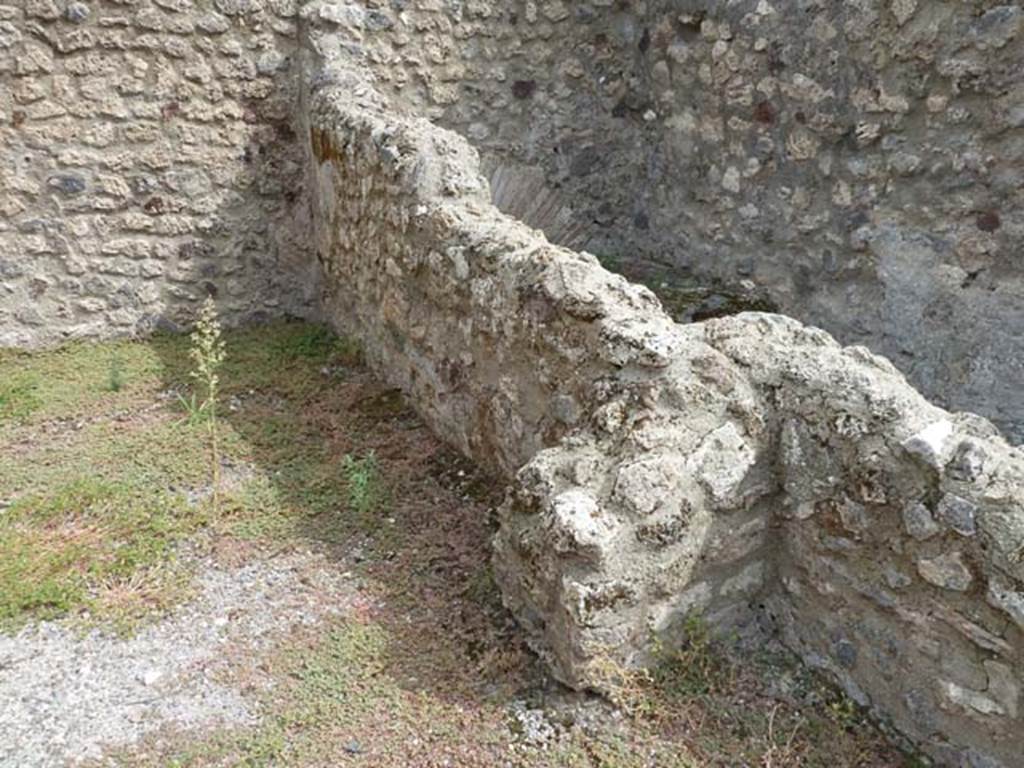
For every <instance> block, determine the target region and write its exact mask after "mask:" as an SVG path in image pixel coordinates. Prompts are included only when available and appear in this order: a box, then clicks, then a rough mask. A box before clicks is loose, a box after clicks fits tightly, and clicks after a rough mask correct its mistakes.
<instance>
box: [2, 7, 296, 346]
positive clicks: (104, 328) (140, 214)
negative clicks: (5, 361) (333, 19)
mask: <svg viewBox="0 0 1024 768" xmlns="http://www.w3.org/2000/svg"><path fill="white" fill-rule="evenodd" d="M296 35H297V28H296V9H295V3H294V2H291V1H290V0H94V1H91V2H78V1H77V0H19V1H18V2H15V3H14V4H13V5H12V4H6V5H5V4H0V147H2V148H3V149H2V153H0V345H29V344H39V343H50V342H56V341H60V340H63V339H67V338H73V337H79V336H93V335H104V334H109V333H122V334H123V333H130V332H135V331H142V332H145V331H148V330H152V329H153V328H154V327H160V326H168V327H173V326H175V325H176V324H182V323H184V324H187V323H189V322H190V321H191V318H192V317H193V316H194V310H195V307H196V305H197V302H198V301H200V300H202V299H203V298H204V297H205V296H206V295H207V293H210V292H214V293H216V294H217V297H218V305H219V307H220V309H221V313H222V315H223V316H224V317H225V319H226V320H227V321H228V322H241V321H244V320H251V319H256V318H259V317H262V316H267V315H277V314H282V313H285V312H292V313H296V314H308V312H309V310H310V301H309V299H310V296H311V295H315V294H314V293H313V291H311V290H310V287H308V286H307V285H304V284H308V283H310V280H309V277H310V276H311V275H312V274H313V273H312V271H311V270H310V269H309V265H310V264H311V263H313V260H312V257H311V255H310V252H309V248H308V236H307V228H308V216H307V214H306V208H305V206H304V205H303V204H302V202H303V194H304V193H303V189H302V178H303V176H302V173H303V171H302V165H301V157H302V155H301V150H300V148H299V145H298V142H297V141H296V134H295V131H294V129H293V127H292V120H293V118H294V115H295V111H296V106H297V101H296V99H297V82H298V77H297V73H296V72H295V70H294V61H293V60H294V51H295V48H296V45H297V42H296V41H297V37H296Z"/></svg>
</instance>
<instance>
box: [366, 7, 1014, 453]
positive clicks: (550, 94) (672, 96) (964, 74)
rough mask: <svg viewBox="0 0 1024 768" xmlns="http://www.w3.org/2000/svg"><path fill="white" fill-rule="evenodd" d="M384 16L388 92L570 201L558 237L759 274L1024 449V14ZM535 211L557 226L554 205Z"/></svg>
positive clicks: (614, 11) (610, 10) (543, 192)
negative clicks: (567, 219)
mask: <svg viewBox="0 0 1024 768" xmlns="http://www.w3.org/2000/svg"><path fill="white" fill-rule="evenodd" d="M372 13H373V14H374V16H373V19H374V20H375V22H374V23H373V24H371V23H369V22H368V23H365V24H363V26H362V31H361V39H360V43H359V50H358V53H360V54H362V55H364V57H365V60H366V61H367V63H368V64H369V65H370V66H371V67H372V68H373V70H374V72H375V75H376V77H377V79H378V82H379V85H380V87H381V88H382V89H384V90H386V91H387V92H389V93H390V94H392V95H394V97H395V98H396V100H397V101H398V102H400V103H402V104H404V105H407V106H410V107H414V108H415V109H416V110H417V112H418V113H419V114H423V115H426V116H428V117H430V118H432V119H434V120H436V121H439V122H440V123H441V124H443V125H445V126H447V127H450V128H453V129H455V130H457V131H458V132H460V133H461V134H462V135H464V136H466V137H467V138H468V139H469V140H470V141H471V142H472V143H473V144H474V145H475V146H476V147H478V148H479V149H480V151H481V153H482V155H483V158H484V163H485V167H486V168H487V169H496V170H497V171H503V172H504V174H503V175H509V174H511V175H512V176H514V177H516V178H517V179H518V185H519V186H521V187H525V189H524V192H523V194H524V195H525V196H527V197H529V198H531V199H533V198H538V197H547V196H548V194H547V192H548V191H551V190H554V191H556V192H558V193H559V194H560V196H561V205H562V206H563V207H564V208H565V209H566V210H567V211H568V215H569V216H571V218H572V219H573V225H572V226H567V225H565V224H564V222H561V221H560V220H559V222H558V226H556V227H555V230H557V231H552V232H551V234H552V235H553V236H555V237H556V238H560V236H561V235H562V232H563V230H568V232H570V233H571V237H570V238H568V242H569V243H570V244H576V243H582V244H584V245H586V247H587V248H588V250H591V251H593V252H594V253H597V254H599V255H601V256H602V257H605V256H608V257H615V258H618V259H621V260H626V261H633V260H638V259H645V260H653V261H656V262H660V263H663V264H668V265H671V266H673V267H675V268H676V269H677V270H679V271H680V272H681V273H682V274H685V275H696V276H698V277H700V278H702V279H711V278H715V279H721V280H724V281H726V282H728V283H733V282H736V281H737V280H742V279H753V280H754V281H755V282H756V283H758V284H759V285H760V286H762V287H764V288H765V289H766V290H768V291H769V292H770V294H771V297H772V299H773V300H774V301H775V303H776V304H778V305H779V306H780V307H781V309H782V310H783V311H784V312H786V313H787V314H790V315H792V316H794V317H797V318H798V319H801V320H803V321H805V322H811V323H814V324H815V325H818V326H821V327H823V328H825V329H826V330H828V331H829V332H831V333H833V334H834V335H836V337H837V338H839V339H840V340H842V341H843V342H845V343H859V344H864V345H866V346H868V347H869V348H871V349H872V350H873V351H875V352H878V353H881V354H884V355H886V356H887V357H889V358H890V359H891V360H892V361H893V362H894V363H895V364H896V365H897V367H898V368H899V369H900V370H901V371H903V372H904V373H905V374H907V375H908V377H909V378H910V380H911V382H912V383H914V384H915V385H916V386H917V387H919V388H920V389H921V390H922V391H923V392H924V393H925V394H926V395H928V396H930V397H932V398H934V399H936V400H937V402H939V403H940V404H943V405H946V406H948V407H952V408H956V409H968V410H972V411H976V412H979V413H982V414H984V415H986V416H988V417H990V418H992V419H994V420H995V421H996V422H997V423H998V424H999V425H1000V426H1001V427H1002V428H1003V429H1004V430H1005V431H1006V432H1007V433H1008V434H1009V435H1010V436H1011V437H1012V438H1013V439H1014V440H1015V441H1018V442H1019V441H1021V440H1024V398H1021V397H1019V396H1018V393H1019V392H1020V391H1021V390H1022V388H1024V337H1022V336H1021V334H1020V333H1019V332H1018V329H1020V328H1021V327H1024V261H1022V259H1021V252H1022V243H1024V218H1022V213H1021V211H1022V210H1024V175H1022V171H1021V168H1022V167H1024V12H1022V10H1021V8H1020V4H1019V3H1002V4H1001V3H998V2H991V0H932V1H931V2H927V3H919V2H910V1H909V0H898V1H897V2H891V1H890V0H854V1H853V2H842V3H838V2H824V1H823V0H771V1H769V0H730V1H729V2H725V0H646V1H645V2H632V3H626V2H613V1H612V0H590V1H588V2H573V3H567V2H535V1H533V0H530V1H529V2H527V1H526V0H520V1H518V2H487V1H486V0H479V1H478V2H472V3H448V4H442V3H431V2H415V1H412V2H407V3H403V4H402V11H401V13H393V12H391V10H390V9H388V8H384V7H380V8H376V9H375V10H374V11H373V12H372ZM513 197H514V196H513ZM515 210H516V213H517V214H518V213H523V211H521V210H520V209H515ZM533 213H535V214H537V215H536V216H529V217H527V218H528V221H530V222H531V223H535V224H538V225H544V226H547V224H548V223H549V221H550V219H549V217H548V216H546V215H545V213H550V211H543V210H541V211H533ZM559 242H565V241H564V240H562V239H559Z"/></svg>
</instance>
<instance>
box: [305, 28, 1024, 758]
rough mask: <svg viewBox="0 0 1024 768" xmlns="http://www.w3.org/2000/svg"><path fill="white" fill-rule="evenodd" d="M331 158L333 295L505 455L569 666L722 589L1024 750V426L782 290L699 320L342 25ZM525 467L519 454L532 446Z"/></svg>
mask: <svg viewBox="0 0 1024 768" xmlns="http://www.w3.org/2000/svg"><path fill="white" fill-rule="evenodd" d="M316 42H317V47H318V48H319V52H320V53H321V54H324V55H326V56H327V57H328V58H331V57H332V56H335V55H337V56H338V58H337V59H334V60H333V63H329V65H327V66H325V67H324V68H323V69H320V68H318V67H316V66H315V65H313V66H311V71H312V72H313V77H312V78H311V94H310V98H309V104H308V107H309V110H308V114H309V120H310V125H309V130H308V134H304V135H308V136H309V142H310V144H309V153H310V165H311V181H310V186H311V188H312V190H313V195H312V200H313V202H314V222H315V232H316V247H317V252H318V254H319V257H320V260H321V263H322V264H323V268H324V273H325V285H326V288H327V290H328V293H329V297H328V301H327V307H328V315H329V316H330V317H331V318H332V319H333V320H334V321H335V322H337V323H338V324H339V325H340V326H342V327H344V328H345V329H346V330H347V331H348V332H354V333H357V334H359V335H361V336H362V338H363V339H364V340H365V342H366V347H367V350H368V353H369V355H370V358H371V362H372V363H373V364H374V365H375V366H376V367H377V368H378V370H380V371H381V372H382V373H383V374H384V375H385V376H387V377H388V378H389V379H390V380H391V381H393V382H394V383H396V384H398V385H400V386H402V387H403V388H404V389H405V390H406V391H407V392H408V393H409V395H410V398H411V400H412V402H413V403H414V404H415V405H416V406H417V407H418V408H419V409H420V411H421V412H422V413H424V415H425V416H426V417H427V418H428V420H429V421H430V422H431V423H432V424H433V426H434V428H435V429H436V430H437V431H438V432H439V433H440V434H441V435H444V436H445V437H447V438H448V439H450V440H451V441H452V442H454V443H456V444H457V445H459V446H460V447H461V448H462V450H463V451H465V452H466V453H467V454H468V455H470V456H472V457H473V458H474V459H476V460H478V461H481V462H483V463H487V464H490V465H491V466H493V467H495V468H497V469H498V470H500V471H502V472H504V473H505V474H506V475H508V474H511V473H513V472H515V471H516V470H517V469H518V470H519V471H518V473H517V474H516V483H515V488H514V490H513V492H512V494H511V495H510V497H509V499H508V501H507V503H506V504H505V507H504V509H503V511H502V526H501V531H500V533H499V535H498V538H497V541H496V545H497V552H498V554H497V560H496V565H497V571H498V573H499V575H500V580H501V582H502V586H503V589H504V593H505V596H506V600H507V602H508V604H509V605H510V607H512V609H513V610H514V611H515V612H516V615H517V616H518V617H519V619H520V620H521V621H522V623H523V624H524V625H525V626H526V627H527V628H528V629H529V630H530V631H531V633H532V635H533V638H534V641H535V643H536V647H537V648H538V650H539V651H540V652H541V653H542V654H543V655H544V656H545V658H547V659H548V660H549V661H550V662H551V664H552V666H553V668H554V669H555V670H556V672H557V674H559V675H560V676H561V677H562V678H563V679H564V680H566V681H568V682H570V683H573V684H576V685H587V684H596V683H598V682H599V681H598V680H596V679H595V677H594V675H593V672H592V667H591V666H590V665H591V662H592V661H593V660H594V659H595V658H598V657H601V656H611V657H612V658H614V659H617V660H619V661H621V662H622V663H627V664H628V663H635V662H637V661H642V660H643V658H644V653H645V648H646V645H647V641H648V638H649V633H650V631H651V630H652V629H653V630H655V631H659V632H662V633H664V634H665V635H666V636H667V637H668V638H669V639H670V640H671V637H672V635H673V632H674V631H675V628H676V626H677V622H678V621H679V620H681V619H682V618H684V617H685V616H687V615H689V614H690V613H692V612H695V611H697V612H703V613H704V614H705V615H706V616H707V617H708V618H709V620H710V621H711V622H712V623H713V624H714V625H716V626H720V627H733V628H739V629H741V630H744V631H749V632H757V631H773V629H777V630H779V631H781V632H782V634H783V636H784V637H785V639H786V641H787V642H788V643H789V644H790V645H791V647H793V648H794V649H796V650H797V651H798V652H799V653H800V654H801V655H802V656H803V657H804V658H805V659H806V660H807V661H808V662H809V663H810V664H812V665H815V666H817V667H819V668H822V669H823V670H825V671H827V672H828V673H830V674H832V675H833V676H834V677H835V678H836V679H837V680H838V681H840V683H841V684H843V685H844V686H845V687H846V689H847V690H848V691H849V692H850V693H851V694H852V695H854V696H855V697H857V698H858V700H860V701H861V702H863V703H864V704H866V705H867V706H870V707H872V708H873V709H874V710H875V711H876V713H877V714H879V716H881V717H883V718H885V719H887V720H889V721H890V722H891V723H893V725H894V726H895V727H896V728H898V729H899V730H900V731H901V732H903V733H904V734H906V735H907V736H908V737H909V738H911V739H912V740H914V741H915V742H917V743H920V744H921V745H922V746H924V748H925V749H927V750H928V751H929V752H930V753H931V754H933V755H935V756H936V757H938V758H939V759H940V761H942V762H943V763H945V764H948V765H978V766H980V765H986V766H998V765H1004V766H1007V768H1008V767H1009V766H1012V765H1014V761H1015V760H1016V759H1017V758H1018V757H1019V755H1020V754H1021V750H1022V749H1024V736H1022V734H1024V728H1022V721H1021V708H1020V706H1021V700H1020V694H1021V685H1022V681H1024V665H1022V658H1021V654H1022V651H1024V562H1022V559H1021V553H1022V552H1024V506H1022V505H1024V455H1022V454H1021V452H1020V451H1019V450H1016V449H1013V448H1010V447H1009V446H1008V445H1007V444H1006V443H1005V442H1004V441H1003V440H1002V439H1001V438H999V437H998V435H997V433H996V431H995V430H994V428H993V427H992V426H991V425H990V424H989V423H988V422H986V421H985V420H983V419H979V418H977V417H970V416H958V417H953V416H950V415H949V414H947V413H946V412H944V411H942V410H941V409H939V408H936V407H935V406H932V405H930V404H929V403H927V402H926V401H925V400H924V399H923V398H922V397H921V396H920V395H918V394H917V393H916V392H915V391H914V390H913V389H912V388H910V387H909V386H908V385H907V383H906V381H905V380H904V378H903V377H902V376H901V375H900V374H899V373H898V372H897V371H896V370H895V369H894V368H893V367H892V366H891V365H889V364H888V363H887V362H886V361H884V360H882V359H880V358H876V357H874V356H872V355H871V354H870V353H869V352H867V351H866V350H865V349H863V348H856V347H854V348H843V347H841V346H839V345H838V344H837V343H836V342H834V341H833V340H832V339H831V338H830V337H829V336H828V335H827V334H825V333H824V332H822V331H817V330H812V329H808V328H805V327H803V326H801V325H800V324H799V323H798V322H796V321H793V320H787V319H785V318H781V317H778V316H770V315H756V314H750V315H741V316H738V317H734V318H727V319H723V320H718V321H714V322H710V323H705V324H694V325H688V326H683V325H677V324H675V323H673V322H672V321H671V319H670V318H669V317H667V316H666V315H665V314H664V313H663V312H662V311H661V309H660V307H659V306H658V305H657V302H656V301H655V300H654V298H653V296H652V295H651V294H650V293H649V292H648V291H647V290H646V289H644V288H641V287H638V286H633V285H630V284H629V283H627V282H626V281H625V280H623V279H622V278H621V277H618V276H615V275H612V274H610V273H608V272H606V271H605V270H603V269H602V268H601V267H600V266H599V265H598V264H597V262H596V260H595V259H593V258H592V257H590V256H587V255H585V254H578V253H574V252H572V251H569V250H566V249H564V248H560V247H557V246H553V245H551V244H549V243H548V242H547V241H546V240H545V239H544V238H543V237H542V236H540V235H539V234H538V233H536V232H533V231H531V230H529V229H527V228H525V227H524V226H523V225H522V224H520V223H518V222H516V221H514V220H512V219H509V218H508V217H505V216H503V215H501V214H500V213H498V212H497V211H496V210H495V209H494V207H493V206H492V205H490V204H489V200H488V191H487V188H486V184H485V183H484V181H483V178H482V176H481V174H480V170H479V163H478V160H477V157H476V154H475V152H474V151H473V150H471V149H470V148H469V146H468V145H467V144H466V143H465V142H464V141H463V140H462V139H460V138H459V137H458V136H456V135H455V134H452V133H448V132H446V131H443V130H440V129H437V128H435V127H434V126H432V125H431V124H430V123H428V122H427V121H425V120H422V119H417V118H412V117H399V116H397V115H396V114H395V113H394V112H393V111H392V110H391V107H390V105H389V104H388V103H387V100H386V99H385V98H383V97H382V96H381V95H380V94H379V93H378V92H377V91H376V90H375V89H374V88H373V87H372V86H371V85H370V84H369V83H368V82H367V80H366V78H365V77H364V76H363V74H359V73H356V72H354V71H353V70H351V69H349V68H348V67H346V66H342V65H341V64H340V62H342V61H344V60H345V59H346V55H345V52H344V51H343V50H341V49H339V48H337V46H334V45H333V43H332V42H331V40H330V37H329V36H327V37H324V38H322V39H320V40H319V41H316ZM520 467H521V469H520Z"/></svg>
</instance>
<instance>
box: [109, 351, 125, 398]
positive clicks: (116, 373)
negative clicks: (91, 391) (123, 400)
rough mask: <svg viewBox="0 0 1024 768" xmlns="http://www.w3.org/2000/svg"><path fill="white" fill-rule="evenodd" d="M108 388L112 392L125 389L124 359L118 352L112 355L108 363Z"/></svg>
mask: <svg viewBox="0 0 1024 768" xmlns="http://www.w3.org/2000/svg"><path fill="white" fill-rule="evenodd" d="M107 389H108V390H109V391H111V392H120V391H121V390H122V389H124V361H123V360H122V359H121V356H120V355H119V354H118V353H117V352H114V353H113V354H112V355H111V356H110V361H109V362H108V364H107Z"/></svg>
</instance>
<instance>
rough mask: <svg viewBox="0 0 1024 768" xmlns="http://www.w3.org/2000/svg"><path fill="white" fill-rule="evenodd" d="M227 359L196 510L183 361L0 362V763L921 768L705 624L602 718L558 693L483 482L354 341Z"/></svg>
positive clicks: (313, 338) (57, 353)
mask: <svg viewBox="0 0 1024 768" xmlns="http://www.w3.org/2000/svg"><path fill="white" fill-rule="evenodd" d="M226 343H227V352H228V358H227V362H226V364H225V367H224V370H223V375H222V384H223V392H222V395H221V397H220V404H221V407H220V417H219V419H218V428H217V435H218V445H219V450H220V459H219V468H220V471H219V474H220V481H219V483H218V484H217V493H216V494H215V493H214V487H213V484H212V477H213V466H212V463H211V451H210V429H209V427H210V422H209V419H208V418H197V417H195V415H194V414H193V415H192V417H190V416H189V412H188V406H187V403H188V401H189V399H190V396H191V393H192V391H193V389H194V382H193V380H192V379H191V378H190V377H189V375H188V371H189V369H190V366H191V363H190V360H189V357H188V348H189V340H188V338H187V337H158V338H155V339H151V340H149V341H145V342H114V343H106V344H91V345H90V344H75V345H72V346H68V347H65V348H62V349H59V350H54V351H50V352H46V353H40V354H34V355H25V354H18V353H11V352H0V700H2V701H4V706H3V708H2V709H0V765H2V766H11V768H15V766H17V768H28V767H31V766H58V765H90V766H196V767H198V766H300V767H307V766H308V767H314V766H339V765H349V764H351V765H365V766H395V767H397V766H402V767H403V768H405V767H408V766H423V767H427V766H431V767H433V766H438V767H440V766H481V767H482V766H488V767H489V766H603V767H606V768H613V767H614V768H639V767H640V766H679V767H681V768H682V767H687V768H695V767H696V766H758V767H759V768H781V767H783V766H823V767H826V766H827V768H845V767H849V768H853V767H854V766H864V767H868V766H870V767H872V768H881V767H883V766H893V767H896V766H913V765H918V764H919V763H917V762H916V761H915V759H914V758H912V757H908V756H906V755H904V754H903V753H901V752H900V751H899V750H897V749H896V748H894V747H893V746H891V745H890V744H889V743H888V742H887V741H886V739H885V737H884V736H883V735H882V734H881V733H880V732H879V731H878V730H877V729H876V728H875V727H874V726H872V725H871V724H870V723H868V722H867V721H866V720H865V719H864V717H863V715H862V713H860V712H859V711H858V710H857V709H856V708H855V707H854V706H853V705H852V704H850V703H849V702H848V701H847V700H846V699H844V698H843V697H842V696H840V695H838V694H837V693H836V692H834V691H833V690H832V689H830V688H829V687H827V686H825V685H823V684H822V683H821V682H820V681H818V680H817V679H815V678H814V677H813V676H811V675H809V674H808V673H806V672H805V671H803V670H802V669H801V668H800V667H799V666H798V665H796V664H795V663H794V661H793V659H792V658H791V657H789V656H788V655H787V654H786V653H785V652H783V651H782V650H781V649H779V648H776V647H766V648H764V649H763V650H762V652H761V653H759V654H757V655H756V657H754V658H750V657H747V658H744V659H743V661H742V662H741V661H739V660H736V659H735V658H733V655H732V654H731V652H730V650H729V648H728V647H727V645H725V644H723V643H720V642H718V641H713V640H711V639H710V638H708V637H707V635H706V633H705V632H704V631H703V629H702V627H701V626H700V625H699V624H694V625H693V626H692V627H690V630H689V632H690V634H689V636H688V639H687V642H686V643H685V644H684V647H683V649H682V650H681V651H680V652H678V653H672V654H665V658H664V659H663V660H662V661H661V663H660V664H659V665H658V666H657V667H656V668H655V669H654V670H652V671H651V672H650V673H649V674H643V675H642V674H630V673H624V672H622V671H614V673H613V674H614V675H617V678H616V685H615V690H616V695H615V696H614V697H613V699H614V701H608V700H606V699H603V698H600V697H597V696H594V695H589V694H581V693H574V692H572V691H568V690H566V689H564V688H562V687H560V686H559V685H558V684H556V683H555V682H554V681H552V680H550V679H549V678H548V677H547V676H546V674H545V672H544V669H543V668H542V667H541V665H540V664H539V663H538V661H537V660H536V658H535V657H534V656H533V655H532V654H531V653H530V651H529V649H528V648H527V647H526V645H525V642H524V639H523V637H522V636H521V634H520V633H519V631H518V629H517V627H516V625H515V623H514V621H513V620H512V619H511V617H510V616H509V615H508V614H507V612H506V611H505V610H504V608H503V607H502V605H501V600H500V596H499V594H498V592H497V590H496V587H495V584H494V582H493V579H492V577H491V571H490V564H489V562H490V538H491V535H492V533H493V520H494V509H495V506H496V505H497V504H498V503H500V500H501V495H502V484H501V483H500V482H498V481H497V480H496V479H494V478H491V477H487V476H485V475H483V474H482V473H480V472H479V471H478V470H476V469H475V468H474V467H473V466H471V465H469V464H468V463H466V462H465V461H464V460H462V459H461V458H460V457H458V456H457V455H456V454H454V453H453V452H452V451H451V450H450V449H448V448H447V447H445V446H444V445H442V444H441V443H439V442H438V441H437V440H436V439H435V438H434V437H433V436H432V435H431V434H430V433H429V432H428V431H427V429H426V428H425V427H424V426H423V424H422V423H421V422H420V421H419V420H418V418H417V417H416V416H415V414H414V413H413V412H412V411H411V410H410V409H409V408H408V407H406V405H405V404H404V402H403V400H402V398H401V396H400V394H399V393H397V392H395V391H393V390H389V389H388V388H386V387H385V386H383V385H382V384H381V383H380V382H378V381H377V380H375V379H374V377H373V376H372V375H371V374H370V373H369V372H368V371H367V370H366V369H365V368H364V367H363V366H362V364H361V362H360V355H359V350H358V348H357V347H356V345H354V344H353V343H351V342H348V341H346V340H344V339H340V338H337V337H335V336H334V335H332V334H331V333H329V332H327V331H326V330H324V329H322V328H319V327H316V326H311V325H306V324H302V323H278V324H273V325H266V326H261V327H258V328H250V329H247V330H243V331H236V332H231V333H228V334H227V336H226ZM183 401H184V403H185V404H183Z"/></svg>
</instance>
